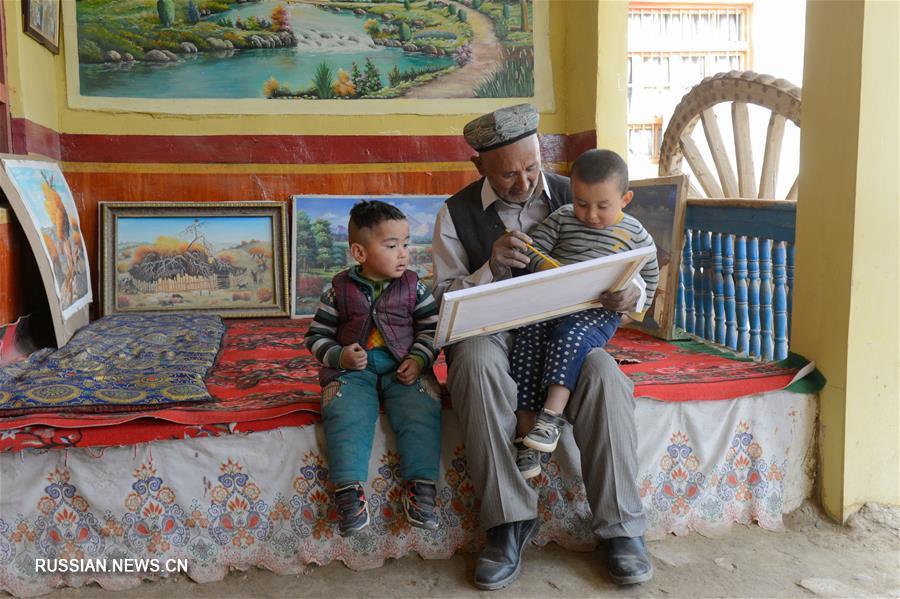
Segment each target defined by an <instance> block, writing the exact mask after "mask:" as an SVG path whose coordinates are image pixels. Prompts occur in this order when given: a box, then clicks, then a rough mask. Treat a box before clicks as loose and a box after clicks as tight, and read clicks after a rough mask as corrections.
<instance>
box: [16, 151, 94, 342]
mask: <svg viewBox="0 0 900 599" xmlns="http://www.w3.org/2000/svg"><path fill="white" fill-rule="evenodd" d="M0 164H2V167H3V168H2V169H0V188H2V189H3V193H4V194H5V195H6V198H7V199H8V200H9V203H10V205H11V206H12V208H13V210H14V211H15V213H16V218H17V219H18V220H19V223H20V224H21V226H22V229H23V230H24V231H25V236H26V237H27V238H28V243H29V245H30V246H31V251H32V252H34V256H35V259H36V261H37V264H38V268H39V270H40V273H41V278H42V279H43V282H44V288H45V290H46V293H47V301H48V304H49V305H50V315H51V317H52V319H53V328H54V332H55V336H56V342H57V344H58V345H59V346H60V347H62V346H63V345H65V343H66V342H67V341H68V340H69V338H70V337H71V336H72V335H73V334H75V331H77V330H78V329H79V328H81V327H82V326H84V325H86V324H87V323H88V321H89V314H88V310H89V305H90V303H91V300H92V299H93V296H92V293H91V272H90V264H89V262H88V255H87V248H86V247H85V244H84V238H83V237H82V234H81V223H80V221H79V218H78V210H77V208H76V206H75V199H74V198H73V197H72V191H71V190H70V189H69V185H68V183H66V178H65V177H64V176H63V173H62V171H61V170H60V168H59V164H58V163H57V162H56V161H54V160H50V159H45V158H33V157H27V156H18V155H14V154H0Z"/></svg>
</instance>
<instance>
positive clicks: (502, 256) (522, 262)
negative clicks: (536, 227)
mask: <svg viewBox="0 0 900 599" xmlns="http://www.w3.org/2000/svg"><path fill="white" fill-rule="evenodd" d="M526 243H531V237H529V236H528V235H526V234H525V233H522V232H521V231H509V232H507V233H506V234H505V235H501V236H500V238H499V239H497V241H495V242H494V249H493V251H492V252H491V260H490V264H491V272H492V273H494V276H495V277H499V276H501V275H502V274H503V273H504V272H505V271H506V269H507V268H525V267H526V266H528V262H529V259H528V256H526V255H525V252H526V251H527V250H528V248H527V247H526V246H525V244H526Z"/></svg>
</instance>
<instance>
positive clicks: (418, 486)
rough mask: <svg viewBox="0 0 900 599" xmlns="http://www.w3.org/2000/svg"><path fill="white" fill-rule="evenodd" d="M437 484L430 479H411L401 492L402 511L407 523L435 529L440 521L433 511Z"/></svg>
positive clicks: (426, 528)
mask: <svg viewBox="0 0 900 599" xmlns="http://www.w3.org/2000/svg"><path fill="white" fill-rule="evenodd" d="M436 499H437V485H435V484H434V483H433V482H431V481H430V480H422V479H417V480H411V481H409V482H407V483H406V489H405V490H404V493H403V511H404V512H405V513H406V519H407V520H409V523H410V524H412V525H413V526H415V527H418V528H424V529H425V530H437V529H438V528H440V526H441V521H440V519H439V518H438V515H437V512H436V511H435V508H436V505H435V500H436Z"/></svg>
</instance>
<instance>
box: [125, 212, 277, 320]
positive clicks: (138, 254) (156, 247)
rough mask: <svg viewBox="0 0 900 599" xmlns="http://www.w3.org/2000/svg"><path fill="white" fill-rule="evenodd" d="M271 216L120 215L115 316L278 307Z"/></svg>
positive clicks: (274, 244) (274, 246) (275, 246)
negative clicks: (152, 312) (144, 312)
mask: <svg viewBox="0 0 900 599" xmlns="http://www.w3.org/2000/svg"><path fill="white" fill-rule="evenodd" d="M272 221H273V218H272V217H271V216H235V217H230V216H218V217H217V216H204V217H194V218H192V217H119V218H118V219H116V244H115V281H114V295H115V297H114V300H115V304H114V309H115V311H116V312H132V311H147V310H153V311H173V310H204V311H220V310H226V311H228V310H238V311H240V310H258V309H276V308H278V303H279V301H282V300H283V298H282V297H279V294H278V293H277V289H278V285H279V282H280V279H281V277H280V276H278V275H277V271H276V265H277V263H281V262H282V261H281V260H276V259H275V258H276V256H275V254H276V252H277V250H276V248H277V247H278V246H277V244H276V243H275V239H274V229H273V222H272Z"/></svg>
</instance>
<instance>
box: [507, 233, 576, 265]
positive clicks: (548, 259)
mask: <svg viewBox="0 0 900 599" xmlns="http://www.w3.org/2000/svg"><path fill="white" fill-rule="evenodd" d="M506 233H507V234H509V233H512V231H510V230H509V229H506ZM522 243H524V244H525V247H527V248H528V249H529V250H531V251H532V252H534V253H535V254H536V255H537V256H538V258H540V259H541V260H543V261H544V262H546V263H547V264H549V265H550V266H552V267H553V268H559V267H560V266H562V264H560V263H559V262H557V261H556V260H554V259H553V258H551V257H550V256H548V255H547V254H545V253H544V252H542V251H541V250H539V249H537V248H536V247H534V246H533V245H531V244H530V243H526V242H524V241H523V242H522Z"/></svg>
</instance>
